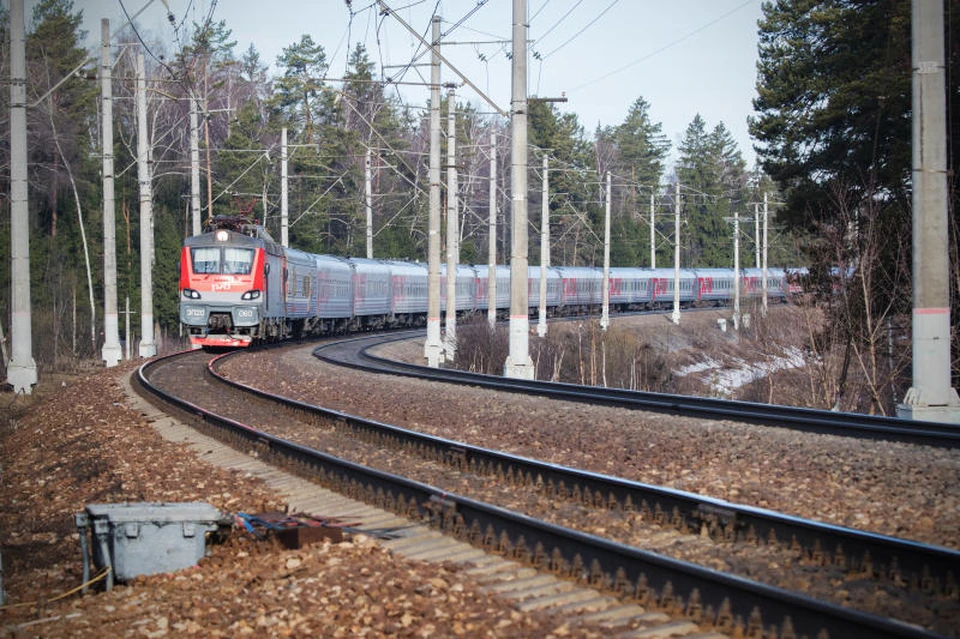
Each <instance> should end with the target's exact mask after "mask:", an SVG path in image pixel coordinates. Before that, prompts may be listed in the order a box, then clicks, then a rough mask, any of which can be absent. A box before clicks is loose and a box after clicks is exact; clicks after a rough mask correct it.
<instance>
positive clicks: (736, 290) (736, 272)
mask: <svg viewBox="0 0 960 639" xmlns="http://www.w3.org/2000/svg"><path fill="white" fill-rule="evenodd" d="M740 280H741V277H740V216H739V215H734V216H733V330H735V331H738V330H740Z"/></svg>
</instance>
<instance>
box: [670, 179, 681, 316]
mask: <svg viewBox="0 0 960 639" xmlns="http://www.w3.org/2000/svg"><path fill="white" fill-rule="evenodd" d="M673 199H674V207H673V208H674V211H673V313H672V314H671V315H670V321H672V322H673V323H674V324H678V325H679V324H680V182H679V180H678V181H677V191H676V193H674V198H673Z"/></svg>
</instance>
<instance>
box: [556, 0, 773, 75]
mask: <svg viewBox="0 0 960 639" xmlns="http://www.w3.org/2000/svg"><path fill="white" fill-rule="evenodd" d="M755 3H756V0H746V1H745V2H743V3H741V4H740V5H738V6H736V7H734V8H733V9H731V10H730V11H727V12H726V13H724V14H723V15H721V16H719V17H717V18H715V19H713V20H711V21H710V22H708V23H706V24H704V25H703V26H701V27H698V28H696V29H694V30H693V31H691V32H689V33H687V34H686V35H683V36H681V37H679V38H677V39H676V40H674V41H673V42H670V43H668V44H665V45H664V46H662V47H660V48H659V49H656V50H654V51H651V52H650V53H648V54H646V55H644V56H642V57H640V58H638V59H636V60H634V61H633V62H630V63H629V64H625V65H623V66H622V67H620V68H618V69H615V70H613V71H611V72H610V73H607V74H604V75H602V76H600V77H599V78H596V79H593V80H590V81H588V82H584V83H583V84H581V85H578V86H575V87H573V88H572V89H569V92H570V93H573V92H574V91H579V90H580V89H583V88H585V87H588V86H590V85H591V84H596V83H597V82H601V81H603V80H606V79H607V78H609V77H611V76H614V75H617V74H618V73H622V72H623V71H626V70H627V69H629V68H631V67H634V66H636V65H638V64H640V63H641V62H644V61H646V60H649V59H650V58H652V57H653V56H655V55H658V54H660V53H663V52H664V51H666V50H667V49H671V48H673V47H675V46H677V45H678V44H680V43H681V42H684V41H686V40H689V39H690V38H692V37H693V36H695V35H697V34H698V33H700V32H701V31H703V30H705V29H708V28H709V27H712V26H713V25H715V24H717V23H718V22H720V21H721V20H723V19H725V18H727V17H729V16H731V15H733V14H734V13H736V12H737V11H740V9H743V8H744V7H746V6H748V5H752V4H755Z"/></svg>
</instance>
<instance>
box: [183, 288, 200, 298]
mask: <svg viewBox="0 0 960 639" xmlns="http://www.w3.org/2000/svg"><path fill="white" fill-rule="evenodd" d="M183 296H184V297H186V298H187V299H191V300H198V299H200V293H199V292H198V291H195V290H193V289H192V288H185V289H183Z"/></svg>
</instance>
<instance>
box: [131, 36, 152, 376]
mask: <svg viewBox="0 0 960 639" xmlns="http://www.w3.org/2000/svg"><path fill="white" fill-rule="evenodd" d="M136 93H137V182H138V183H139V185H140V335H141V336H142V337H141V338H140V357H153V356H154V355H156V354H157V344H156V342H155V341H154V338H153V185H152V181H153V176H152V171H151V169H150V148H149V145H148V143H147V71H146V65H145V64H144V60H143V51H142V50H140V49H137V90H136Z"/></svg>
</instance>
